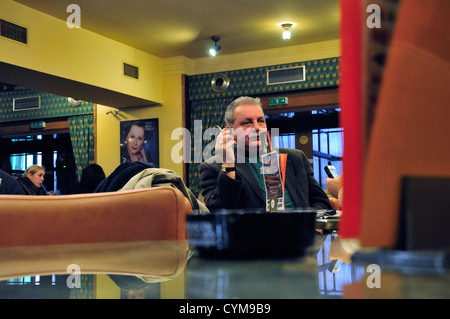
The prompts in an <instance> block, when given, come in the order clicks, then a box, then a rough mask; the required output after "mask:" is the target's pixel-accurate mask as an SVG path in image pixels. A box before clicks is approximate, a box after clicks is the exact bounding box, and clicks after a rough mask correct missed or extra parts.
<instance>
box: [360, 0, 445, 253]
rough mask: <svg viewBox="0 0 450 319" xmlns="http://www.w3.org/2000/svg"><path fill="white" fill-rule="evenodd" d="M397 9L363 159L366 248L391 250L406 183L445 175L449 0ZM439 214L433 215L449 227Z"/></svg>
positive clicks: (406, 4) (407, 4)
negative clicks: (403, 187) (404, 183)
mask: <svg viewBox="0 0 450 319" xmlns="http://www.w3.org/2000/svg"><path fill="white" fill-rule="evenodd" d="M398 10H399V11H398V14H397V21H396V25H395V31H394V34H393V37H392V41H391V45H390V48H389V54H388V59H387V62H386V68H385V71H384V74H383V81H382V85H381V88H380V94H379V98H378V104H377V107H376V114H375V118H374V122H373V126H372V132H371V136H370V139H369V145H368V146H367V155H366V159H365V162H364V165H365V171H364V174H363V203H362V215H361V244H362V245H363V246H366V247H394V246H395V245H396V242H397V238H398V230H399V228H400V225H399V220H401V217H400V211H401V209H402V208H401V198H402V183H403V180H404V179H405V178H408V179H409V180H410V179H411V178H415V177H416V178H418V177H420V178H424V177H425V178H430V177H446V178H449V177H450V169H449V168H448V160H449V158H450V147H449V146H448V144H449V143H448V136H450V125H449V123H448V122H449V101H450V90H449V89H448V85H449V83H450V51H449V50H448V41H447V39H448V38H449V37H450V28H448V25H447V22H446V21H448V20H449V18H450V2H449V1H447V0H436V1H427V2H420V4H419V3H418V2H415V1H402V2H401V3H400V5H399V8H398ZM446 185H448V182H447V184H446ZM447 193H448V188H447ZM426 194H427V191H426V190H425V189H424V190H423V192H422V195H423V198H422V200H423V201H427V200H432V199H431V198H427V196H426ZM416 196H417V194H416ZM418 196H421V194H419V195H418ZM447 196H448V195H447ZM442 200H444V198H442ZM447 202H448V201H447ZM443 203H444V202H443ZM404 204H406V203H404ZM445 210H447V212H448V207H447V208H446V209H444V210H442V211H440V212H439V211H437V212H433V213H437V214H441V217H442V219H441V220H442V222H443V224H444V225H447V226H448V221H449V217H448V214H447V212H446V211H445ZM430 213H432V212H430V211H427V209H425V210H424V211H423V212H422V214H424V215H426V214H430ZM433 219H434V220H437V219H440V218H433ZM423 227H427V226H426V225H423ZM429 231H430V232H433V231H436V229H433V228H430V229H429Z"/></svg>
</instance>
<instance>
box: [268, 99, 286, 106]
mask: <svg viewBox="0 0 450 319" xmlns="http://www.w3.org/2000/svg"><path fill="white" fill-rule="evenodd" d="M287 104H288V98H287V97H275V98H271V99H269V105H270V106H273V105H287Z"/></svg>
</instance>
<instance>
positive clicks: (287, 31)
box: [281, 23, 292, 40]
mask: <svg viewBox="0 0 450 319" xmlns="http://www.w3.org/2000/svg"><path fill="white" fill-rule="evenodd" d="M281 27H282V28H283V39H284V40H289V39H290V38H291V28H292V23H283V24H281Z"/></svg>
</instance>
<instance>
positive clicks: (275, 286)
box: [0, 232, 450, 300]
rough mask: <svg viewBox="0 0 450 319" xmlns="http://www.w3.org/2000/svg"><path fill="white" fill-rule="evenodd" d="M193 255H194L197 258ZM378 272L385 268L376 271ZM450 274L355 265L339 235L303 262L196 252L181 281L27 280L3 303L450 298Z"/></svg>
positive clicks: (5, 286) (7, 285) (12, 282)
mask: <svg viewBox="0 0 450 319" xmlns="http://www.w3.org/2000/svg"><path fill="white" fill-rule="evenodd" d="M191 252H192V251H191ZM377 266H379V267H378V268H377ZM449 283H450V279H449V276H448V273H447V272H445V271H444V272H443V273H436V272H433V273H427V274H424V273H417V272H414V271H411V270H409V271H407V272H402V271H398V269H397V270H394V271H392V270H391V269H388V268H387V267H385V265H383V264H381V265H378V264H374V263H372V262H371V261H368V262H362V263H355V262H352V260H351V254H350V253H349V249H348V244H346V245H343V243H342V241H341V240H340V238H339V236H338V235H337V234H336V233H335V232H331V233H329V234H326V235H317V236H316V238H315V240H314V243H313V245H312V246H311V247H309V248H308V250H307V252H306V254H305V255H303V256H299V257H296V258H284V259H283V258H272V259H243V258H240V259H220V258H203V257H201V256H199V255H198V254H196V253H195V251H193V254H192V255H191V256H190V258H189V259H188V261H187V263H186V267H185V269H184V271H183V272H182V273H181V274H180V275H178V276H177V277H176V278H174V279H171V280H167V281H162V282H153V283H146V282H144V281H142V280H141V279H140V278H139V277H135V276H124V275H108V274H95V275H90V274H82V275H81V276H79V277H78V278H77V280H75V281H74V280H73V278H71V275H48V276H27V277H19V278H12V279H7V280H3V281H0V298H2V299H14V298H20V299H28V298H33V299H35V298H43V299H47V298H49V299H95V298H97V299H110V298H117V299H144V298H145V299H191V300H193V299H310V298H314V299H318V298H319V299H322V298H449V297H450V295H449V293H448V292H447V291H448V287H449Z"/></svg>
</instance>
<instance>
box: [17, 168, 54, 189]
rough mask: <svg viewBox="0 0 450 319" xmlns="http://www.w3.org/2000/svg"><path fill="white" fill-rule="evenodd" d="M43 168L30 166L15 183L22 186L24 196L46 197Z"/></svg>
mask: <svg viewBox="0 0 450 319" xmlns="http://www.w3.org/2000/svg"><path fill="white" fill-rule="evenodd" d="M44 176H45V168H44V167H42V166H39V165H32V166H30V167H28V168H27V170H26V171H25V173H24V175H23V176H21V177H19V178H18V179H17V181H18V182H19V184H20V186H22V188H23V190H24V192H25V195H48V193H47V190H46V189H45V187H44V185H43V184H42V183H43V182H44Z"/></svg>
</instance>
